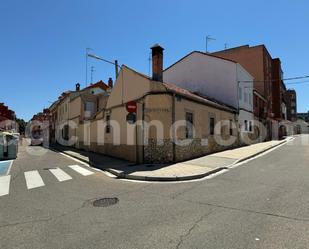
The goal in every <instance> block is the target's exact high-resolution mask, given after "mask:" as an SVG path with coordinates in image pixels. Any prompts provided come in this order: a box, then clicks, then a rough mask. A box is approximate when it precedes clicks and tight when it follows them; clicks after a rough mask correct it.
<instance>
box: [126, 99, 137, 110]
mask: <svg viewBox="0 0 309 249" xmlns="http://www.w3.org/2000/svg"><path fill="white" fill-rule="evenodd" d="M126 108H127V111H128V112H130V113H131V112H136V109H137V105H136V102H135V101H130V102H128V103H127V104H126Z"/></svg>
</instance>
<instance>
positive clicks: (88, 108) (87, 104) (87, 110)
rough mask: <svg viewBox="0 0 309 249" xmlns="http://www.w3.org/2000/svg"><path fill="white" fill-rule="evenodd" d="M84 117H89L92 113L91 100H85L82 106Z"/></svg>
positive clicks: (92, 104)
mask: <svg viewBox="0 0 309 249" xmlns="http://www.w3.org/2000/svg"><path fill="white" fill-rule="evenodd" d="M84 111H85V118H91V116H92V115H93V113H94V103H93V102H89V101H87V102H85V106H84Z"/></svg>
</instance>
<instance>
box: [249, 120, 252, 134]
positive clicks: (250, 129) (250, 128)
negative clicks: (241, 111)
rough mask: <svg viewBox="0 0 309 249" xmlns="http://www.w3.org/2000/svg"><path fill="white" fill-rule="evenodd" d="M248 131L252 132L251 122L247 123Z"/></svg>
mask: <svg viewBox="0 0 309 249" xmlns="http://www.w3.org/2000/svg"><path fill="white" fill-rule="evenodd" d="M249 131H250V132H252V121H249Z"/></svg>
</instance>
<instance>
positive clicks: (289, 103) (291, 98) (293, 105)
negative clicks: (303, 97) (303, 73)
mask: <svg viewBox="0 0 309 249" xmlns="http://www.w3.org/2000/svg"><path fill="white" fill-rule="evenodd" d="M285 98H286V109H287V119H288V120H290V121H292V122H294V121H296V120H297V95H296V91H295V90H294V89H288V90H286V91H285Z"/></svg>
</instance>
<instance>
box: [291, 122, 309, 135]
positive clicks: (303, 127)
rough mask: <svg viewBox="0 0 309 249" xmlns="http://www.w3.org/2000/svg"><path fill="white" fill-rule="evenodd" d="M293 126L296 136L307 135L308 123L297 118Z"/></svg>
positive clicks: (308, 131) (308, 130)
mask: <svg viewBox="0 0 309 249" xmlns="http://www.w3.org/2000/svg"><path fill="white" fill-rule="evenodd" d="M294 125H295V126H296V134H309V123H308V122H306V121H304V120H303V119H300V118H299V119H297V120H296V121H295V122H294Z"/></svg>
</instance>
